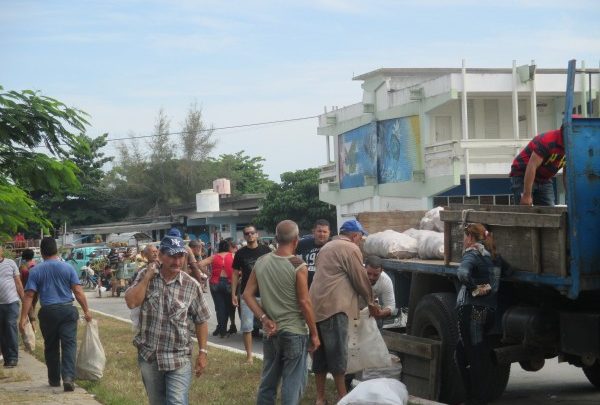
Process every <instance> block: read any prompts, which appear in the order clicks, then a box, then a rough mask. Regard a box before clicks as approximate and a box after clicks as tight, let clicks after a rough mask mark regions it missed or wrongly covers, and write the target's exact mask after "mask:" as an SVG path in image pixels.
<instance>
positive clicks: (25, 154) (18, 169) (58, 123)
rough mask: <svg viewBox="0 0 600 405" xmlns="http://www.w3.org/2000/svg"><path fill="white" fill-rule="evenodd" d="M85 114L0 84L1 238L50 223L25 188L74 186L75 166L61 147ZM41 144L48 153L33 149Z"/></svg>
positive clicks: (83, 122) (80, 128) (81, 128)
mask: <svg viewBox="0 0 600 405" xmlns="http://www.w3.org/2000/svg"><path fill="white" fill-rule="evenodd" d="M86 116H87V114H86V113H84V112H83V111H81V110H77V109H74V108H70V107H67V106H66V105H65V104H63V103H61V102H60V101H58V100H55V99H53V98H50V97H46V96H42V95H40V94H39V92H34V91H31V90H24V91H22V92H17V91H8V92H5V91H4V88H3V87H1V86H0V196H1V197H0V201H1V202H2V204H0V238H7V237H10V235H11V234H14V233H15V232H16V231H17V229H23V230H26V229H28V227H29V225H30V224H35V225H37V226H49V225H50V223H49V221H48V220H47V218H46V217H45V215H44V213H43V212H42V211H41V210H40V209H39V207H38V206H37V204H36V203H35V201H34V200H33V199H32V198H31V197H30V196H29V194H28V193H27V192H26V191H25V190H26V189H34V188H35V189H38V190H45V191H47V192H53V191H60V190H70V191H74V190H77V189H78V188H79V186H80V184H79V182H78V181H77V178H76V173H77V172H78V169H77V167H76V166H75V164H74V163H73V162H70V161H68V160H64V159H63V160H60V159H58V158H65V157H66V156H67V152H66V149H65V147H72V146H73V145H74V144H75V143H76V138H77V135H76V132H84V131H85V126H86V125H88V122H87V121H86V118H85V117H86ZM40 146H45V147H46V149H47V151H48V153H49V154H50V156H49V155H46V154H43V153H38V152H34V151H33V150H32V149H33V148H36V147H40Z"/></svg>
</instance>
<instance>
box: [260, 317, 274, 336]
mask: <svg viewBox="0 0 600 405" xmlns="http://www.w3.org/2000/svg"><path fill="white" fill-rule="evenodd" d="M262 325H263V331H264V332H265V333H266V334H267V336H269V337H271V336H274V335H276V334H277V324H276V323H275V321H273V320H272V319H269V317H268V316H265V317H264V318H263V319H262Z"/></svg>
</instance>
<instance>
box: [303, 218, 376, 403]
mask: <svg viewBox="0 0 600 405" xmlns="http://www.w3.org/2000/svg"><path fill="white" fill-rule="evenodd" d="M364 235H367V232H366V231H365V230H364V228H363V227H362V225H361V224H360V222H358V221H357V220H354V219H352V220H349V221H346V222H344V223H343V224H342V227H341V228H340V235H339V236H338V237H336V238H334V239H333V240H332V241H331V242H328V243H327V244H325V246H323V247H322V248H321V251H320V252H319V254H318V255H317V262H316V266H317V268H318V269H319V271H318V272H316V274H315V277H314V279H313V283H312V285H311V287H310V298H311V301H312V303H313V307H314V308H313V309H314V314H315V321H316V322H317V330H318V332H319V340H320V341H321V346H319V348H318V349H317V350H316V351H315V353H314V355H313V372H314V373H315V382H316V386H317V401H316V403H317V404H319V405H322V404H324V403H325V402H326V401H325V377H326V376H327V372H330V373H331V375H333V380H334V382H335V387H336V389H337V393H338V399H341V398H342V397H343V396H345V395H346V385H345V383H344V374H345V373H346V365H347V364H346V363H347V359H348V347H347V344H348V343H347V342H348V319H357V318H358V316H359V311H360V308H359V297H362V298H363V299H364V300H365V302H367V303H368V304H369V311H370V312H371V315H374V313H375V311H376V309H377V307H376V306H375V305H374V302H373V290H372V288H371V282H370V281H369V278H368V276H367V272H366V271H365V268H364V267H363V256H362V253H361V251H360V248H359V243H360V241H361V239H362V237H363V236H364Z"/></svg>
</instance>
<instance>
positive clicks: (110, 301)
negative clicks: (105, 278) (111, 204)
mask: <svg viewBox="0 0 600 405" xmlns="http://www.w3.org/2000/svg"><path fill="white" fill-rule="evenodd" d="M86 295H87V297H88V301H89V304H90V307H91V308H92V309H95V310H98V311H101V312H105V313H108V314H111V315H115V316H119V317H122V318H126V319H129V309H128V308H127V306H126V305H125V300H124V299H123V297H121V298H116V297H115V298H111V297H105V298H101V299H99V298H97V297H95V294H94V293H93V292H88V293H87V294H86ZM109 295H110V294H109ZM205 297H206V300H207V302H208V305H209V307H210V308H211V310H212V311H213V313H214V305H213V302H212V298H211V296H210V294H206V295H205ZM236 323H237V325H238V328H239V318H238V319H237V320H236ZM215 327H216V320H215V318H214V317H213V318H211V320H210V321H209V329H210V332H212V331H213V330H214V329H215ZM209 341H211V342H213V343H216V344H221V345H225V346H228V347H232V348H236V349H242V350H243V348H244V345H243V342H242V337H241V334H240V333H238V334H237V335H233V336H230V337H227V338H222V339H221V338H219V337H213V336H209ZM253 351H254V352H255V353H260V354H262V342H261V340H260V339H254V348H253ZM554 403H561V404H600V391H597V390H596V389H594V387H593V386H592V385H591V384H590V383H589V382H588V380H587V378H586V377H585V375H584V374H583V372H582V371H581V369H579V368H577V367H574V366H571V365H569V364H567V363H561V364H559V363H558V362H557V360H556V359H552V360H549V361H547V362H546V366H545V367H544V368H543V369H542V370H540V371H538V372H535V373H532V372H527V371H524V370H523V369H521V367H520V366H519V365H518V364H517V363H515V364H513V365H512V369H511V375H510V380H509V382H508V387H507V388H506V391H505V392H504V395H502V397H501V398H500V399H499V400H497V401H495V402H494V405H542V404H554Z"/></svg>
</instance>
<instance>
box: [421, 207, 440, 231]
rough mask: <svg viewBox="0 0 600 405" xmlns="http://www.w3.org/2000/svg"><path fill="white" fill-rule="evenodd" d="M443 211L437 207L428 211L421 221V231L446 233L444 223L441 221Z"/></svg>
mask: <svg viewBox="0 0 600 405" xmlns="http://www.w3.org/2000/svg"><path fill="white" fill-rule="evenodd" d="M443 209H444V208H443V207H435V208H433V209H430V210H429V211H427V212H426V213H425V216H424V217H423V219H421V229H426V230H429V231H437V232H444V222H443V221H442V220H441V219H440V211H442V210H443Z"/></svg>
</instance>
